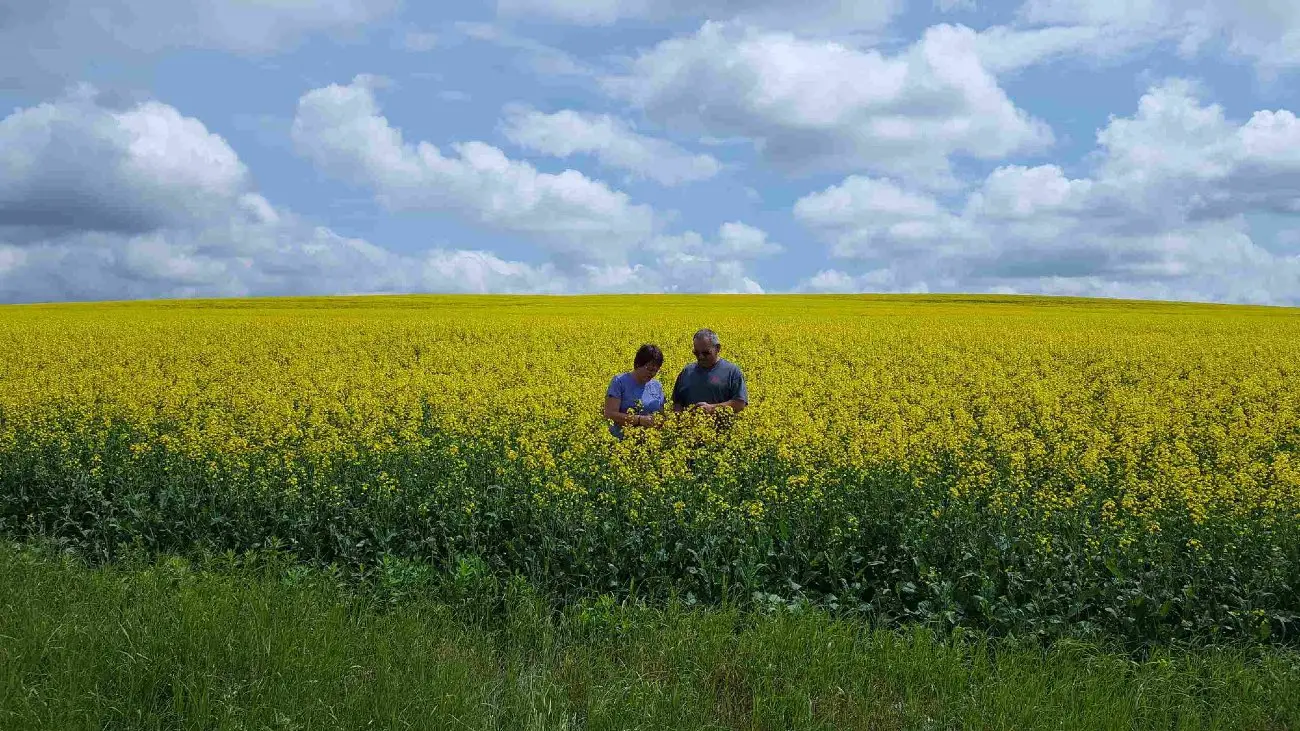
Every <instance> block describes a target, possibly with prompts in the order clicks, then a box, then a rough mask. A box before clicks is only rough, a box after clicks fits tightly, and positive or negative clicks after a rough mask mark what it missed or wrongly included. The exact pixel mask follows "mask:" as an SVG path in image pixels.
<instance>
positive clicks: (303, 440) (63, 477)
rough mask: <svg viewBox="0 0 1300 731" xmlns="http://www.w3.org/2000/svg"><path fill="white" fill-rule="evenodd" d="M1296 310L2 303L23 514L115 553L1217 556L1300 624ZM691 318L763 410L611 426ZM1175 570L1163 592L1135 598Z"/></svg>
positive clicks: (729, 561) (23, 518) (925, 574)
mask: <svg viewBox="0 0 1300 731" xmlns="http://www.w3.org/2000/svg"><path fill="white" fill-rule="evenodd" d="M1298 314H1300V313H1297V311H1295V310H1289V309H1281V308H1246V307H1221V306H1196V305H1176V304H1160V303H1155V304H1153V303H1132V302H1111V301H1084V300H1065V299H1036V298H1004V297H944V296H934V297H886V296H862V297H830V296H823V297H784V296H781V297H776V296H764V297H742V296H718V297H686V296H680V297H650V296H634V297H632V296H628V297H592V298H513V297H435V296H411V297H367V298H320V299H287V300H242V301H190V302H164V303H142V304H131V303H108V304H86V305H80V304H76V305H32V306H14V307H6V308H3V309H0V342H4V343H6V347H5V348H3V349H0V466H3V467H4V469H5V471H4V474H3V475H0V507H2V508H3V512H0V519H2V520H4V521H5V523H4V529H5V530H6V531H8V532H10V533H15V532H17V533H23V532H34V533H41V534H46V535H50V534H53V535H57V536H62V537H64V538H65V539H67V540H73V541H74V542H81V543H85V544H86V545H88V546H92V547H97V548H96V549H95V550H99V551H101V552H102V553H107V554H111V553H112V552H113V550H115V549H114V546H120V545H122V544H123V543H126V542H130V541H132V540H134V541H136V542H137V543H138V542H140V541H143V542H144V543H145V544H147V545H149V546H151V547H155V548H157V549H159V550H185V549H186V548H187V546H190V545H203V546H207V547H214V548H233V549H240V548H246V547H254V546H257V545H262V544H263V543H265V541H266V540H267V539H268V538H273V539H275V540H276V541H282V542H287V543H289V544H290V545H292V546H295V547H297V548H298V550H300V551H302V552H303V553H304V554H305V555H307V556H308V557H315V558H319V559H321V560H324V561H343V562H347V561H361V562H364V561H372V562H373V561H374V560H376V557H377V556H380V555H388V554H393V555H403V556H406V557H409V558H421V557H422V558H426V559H434V560H445V559H447V558H448V557H455V556H459V555H464V554H466V553H467V552H469V553H473V554H474V555H475V556H480V557H484V558H485V559H486V560H487V562H488V563H489V564H491V565H492V566H494V567H498V568H501V569H503V570H509V571H520V572H523V573H525V574H527V575H529V576H530V577H531V578H535V579H537V580H538V581H541V582H543V583H548V584H550V585H556V586H560V587H561V589H564V590H568V589H573V590H575V591H576V590H579V589H581V590H583V591H586V590H592V589H601V590H603V589H607V588H608V587H610V586H623V585H626V584H627V583H628V582H629V581H631V582H636V581H641V582H651V583H654V582H655V581H659V582H660V583H661V584H663V585H668V586H673V587H676V588H682V587H685V588H686V589H687V590H689V591H691V592H693V594H695V595H699V596H702V597H706V596H708V597H711V596H715V595H716V594H717V593H718V592H719V591H721V589H719V587H720V586H726V585H727V584H728V583H731V584H733V585H736V584H739V585H743V586H744V588H745V589H746V590H747V591H748V590H761V591H762V592H764V593H771V594H774V595H781V596H785V595H788V594H790V593H791V592H795V593H799V592H813V593H815V594H816V595H817V596H828V595H829V596H833V597H835V599H836V600H837V601H840V600H843V599H844V598H845V597H846V596H852V597H856V598H857V599H858V600H860V601H861V602H865V603H871V602H877V603H878V604H879V602H883V601H885V600H884V599H882V598H881V597H883V596H884V595H885V594H887V593H889V594H890V596H892V597H893V599H890V600H889V602H892V603H889V602H886V603H887V604H889V606H891V607H893V608H894V609H893V610H892V611H894V612H895V613H899V612H902V613H907V612H913V611H916V607H917V606H920V603H921V602H925V601H932V602H933V603H934V606H935V607H938V606H939V605H940V604H942V603H943V602H945V601H946V602H947V605H946V606H950V607H957V609H956V610H952V609H949V610H945V611H957V612H958V614H963V613H964V616H974V615H976V614H978V613H980V612H992V611H993V610H991V609H988V608H987V607H985V605H986V604H988V603H989V602H993V603H994V604H996V603H997V602H998V601H1000V600H999V599H998V597H999V596H1002V597H1003V598H1004V599H1005V603H1006V605H1007V606H1017V607H1019V606H1023V605H1024V603H1025V601H1024V600H1023V598H1022V599H1016V598H1015V597H1014V596H1012V595H1013V594H1014V593H1015V592H1016V591H1021V592H1022V593H1023V592H1025V591H1027V589H1024V588H1023V587H1022V588H1021V589H1016V588H1015V587H1013V586H1011V585H1009V584H1007V583H1006V582H1007V581H1008V580H1007V579H1006V578H1005V576H1001V574H1006V573H1008V572H1010V571H1012V569H1013V568H1014V569H1015V570H1022V569H1023V570H1024V571H1027V572H1029V573H1031V574H1032V573H1033V572H1034V571H1040V572H1044V573H1042V574H1041V576H1042V577H1047V576H1050V575H1053V574H1056V573H1059V572H1061V571H1063V570H1064V571H1067V572H1068V571H1076V573H1078V575H1079V578H1078V582H1079V583H1078V584H1077V585H1076V586H1075V588H1073V589H1070V590H1069V591H1065V590H1062V596H1063V597H1064V596H1066V595H1067V594H1069V593H1072V592H1073V593H1075V594H1078V593H1079V592H1084V591H1085V590H1087V591H1093V590H1094V589H1095V590H1097V591H1102V593H1104V591H1103V589H1098V588H1097V587H1101V586H1103V584H1105V581H1110V582H1112V583H1114V582H1121V583H1122V582H1125V581H1130V582H1131V581H1138V582H1139V583H1141V582H1142V581H1146V582H1147V583H1145V584H1142V588H1141V591H1143V592H1156V593H1157V594H1158V593H1159V592H1165V594H1167V595H1168V596H1172V597H1176V596H1179V595H1180V594H1179V592H1182V594H1181V596H1183V597H1184V600H1183V601H1184V603H1186V604H1187V605H1188V606H1190V607H1199V600H1193V599H1188V598H1187V596H1188V591H1191V592H1192V594H1193V595H1195V596H1202V595H1203V594H1204V591H1203V589H1201V588H1197V587H1199V586H1200V584H1198V583H1197V582H1198V581H1200V582H1207V581H1210V579H1211V578H1212V577H1211V574H1205V575H1204V576H1202V578H1201V579H1197V578H1196V576H1194V574H1196V572H1197V571H1212V569H1208V568H1197V567H1204V566H1206V565H1207V564H1209V563H1212V562H1214V561H1218V562H1227V564H1230V565H1231V566H1232V567H1233V568H1234V570H1235V571H1239V572H1244V573H1241V574H1240V575H1237V574H1234V576H1236V578H1230V579H1228V578H1222V577H1219V578H1216V579H1214V580H1215V581H1232V582H1236V584H1237V585H1238V587H1239V589H1238V593H1239V594H1241V596H1240V597H1238V598H1239V599H1241V602H1239V603H1240V604H1241V608H1240V611H1241V612H1244V613H1247V614H1250V615H1251V619H1250V622H1256V621H1258V620H1259V617H1260V616H1263V615H1264V614H1266V613H1268V612H1274V613H1275V614H1276V616H1278V617H1282V619H1280V620H1279V621H1280V622H1281V623H1282V625H1285V616H1289V615H1285V613H1286V612H1291V611H1294V610H1296V609H1300V606H1298V605H1300V600H1296V599H1295V590H1296V586H1295V584H1294V583H1292V582H1293V581H1294V579H1295V576H1296V568H1295V561H1296V549H1295V547H1294V544H1295V542H1296V538H1297V536H1300V531H1297V528H1298V527H1300V456H1297V454H1296V450H1297V448H1298V446H1300V316H1298ZM700 327H711V328H713V329H714V330H716V331H717V332H718V333H719V334H720V336H721V339H722V342H723V356H724V357H726V358H729V359H731V360H732V361H734V362H735V363H737V364H738V365H739V366H740V367H741V368H742V369H743V370H744V372H745V375H746V378H747V381H748V384H749V392H750V396H751V399H752V401H751V405H750V408H749V409H747V410H746V411H745V412H744V413H743V414H742V415H740V416H739V417H737V418H736V419H734V421H733V423H732V425H731V427H730V428H729V429H726V430H721V431H720V430H718V429H717V428H715V427H714V426H713V424H712V422H709V421H707V420H700V419H682V420H679V421H675V422H672V423H670V424H669V425H668V427H667V428H665V429H663V430H637V431H636V436H634V437H633V438H631V439H628V440H626V441H625V442H622V443H619V442H617V441H615V440H614V439H613V438H612V437H610V436H609V435H608V434H607V432H606V431H605V427H606V425H607V422H605V421H604V420H603V418H602V417H601V415H600V409H601V406H602V403H603V395H604V389H605V387H606V385H607V384H608V382H609V380H610V378H611V377H613V376H614V375H616V374H617V373H619V372H622V371H624V370H627V369H629V368H630V367H631V359H632V355H633V353H634V352H635V350H636V348H637V347H638V346H639V345H641V344H642V343H645V342H652V343H657V344H658V345H660V347H662V348H663V351H664V353H665V356H666V362H665V364H664V368H663V371H662V372H661V374H660V380H661V381H662V382H663V384H664V386H665V391H670V390H671V387H672V382H673V378H674V377H675V375H676V373H677V371H678V370H680V368H681V367H682V366H683V365H685V364H686V363H687V362H688V361H689V360H690V359H691V354H690V347H691V343H690V335H691V333H692V332H694V331H695V330H696V329H697V328H700ZM88 506H89V507H88ZM95 506H99V507H95ZM105 506H107V507H105ZM133 511H134V512H133ZM331 526H332V527H331ZM431 526H432V527H431ZM331 531H334V532H335V533H337V534H338V535H337V536H333V537H330V536H332V535H333V534H331ZM358 536H360V538H358ZM417 536H418V540H416V537H417ZM358 542H361V543H362V544H363V545H361V546H360V547H358V546H357V545H356V544H357V543H358ZM1127 559H1131V561H1127V563H1126V560H1127ZM999 562H1001V563H999ZM1008 562H1010V563H1008ZM1012 564H1014V566H1013V565H1012ZM1153 564H1155V565H1157V569H1156V573H1157V574H1159V576H1158V577H1157V578H1158V579H1159V580H1158V581H1157V580H1156V579H1149V580H1148V579H1134V578H1133V577H1135V576H1137V575H1138V574H1140V572H1141V571H1142V570H1143V567H1146V570H1150V566H1151V565H1153ZM1259 564H1270V565H1271V566H1272V568H1270V569H1269V571H1271V572H1272V573H1268V574H1267V575H1255V574H1251V573H1250V572H1251V571H1257V570H1258V568H1259V566H1258V565H1259ZM873 567H874V568H873ZM900 567H901V568H900ZM959 567H963V568H961V570H960V572H959V570H958V568H959ZM1063 567H1075V568H1073V569H1069V568H1063ZM1162 567H1163V568H1162ZM886 568H888V569H889V570H890V571H894V570H895V569H897V571H894V573H893V574H888V573H885V569H886ZM692 569H694V571H692ZM1162 572H1163V573H1162ZM796 574H798V577H796V576H795V575H796ZM1247 574H1249V575H1247ZM972 576H973V578H972ZM1213 576H1216V577H1217V576H1218V574H1214V575H1213ZM963 577H964V578H963ZM903 579H906V580H905V581H904V580H903ZM1103 579H1104V580H1105V581H1103ZM945 582H947V583H945ZM963 582H964V583H963ZM1088 582H1092V583H1088ZM791 585H793V586H798V587H799V588H798V589H789V588H788V587H789V586H791ZM1193 585H1195V586H1193ZM909 586H910V587H911V589H910V591H911V592H913V593H915V594H916V596H915V597H909V596H908V593H909V589H908V587H909ZM1107 586H1109V585H1108V584H1107ZM1189 586H1192V587H1193V588H1191V589H1188V587H1189ZM783 587H784V588H785V591H782V588H783ZM882 587H885V588H882ZM927 587H929V590H930V594H929V595H927V594H926V591H927ZM936 587H937V588H936ZM944 587H948V590H951V591H953V592H956V594H954V596H952V597H948V598H947V599H942V600H941V599H939V598H935V597H937V596H938V594H936V593H935V592H940V593H942V591H943V590H945V589H944ZM953 587H956V588H955V589H954V588H953ZM962 587H966V588H964V589H963V588H962ZM1153 587H1155V588H1153ZM1240 587H1246V588H1240ZM886 588H887V589H888V591H886ZM1157 588H1158V589H1159V591H1157ZM1117 591H1118V590H1117ZM1197 592H1201V593H1197ZM1287 592H1291V593H1290V594H1288V593H1287ZM950 593H951V592H950ZM1165 594H1160V596H1165ZM1264 594H1269V595H1270V596H1272V598H1267V597H1264V598H1261V597H1263V595H1264ZM1117 596H1118V595H1117ZM1234 596H1235V595H1234ZM954 597H955V598H954ZM972 597H974V598H972ZM1156 598H1157V597H1156V596H1155V595H1154V594H1153V595H1152V596H1151V599H1152V601H1154V600H1155V599H1156ZM1061 601H1063V602H1064V601H1065V599H1062V600H1061ZM1098 601H1100V600H1098ZM1114 601H1116V602H1118V601H1119V600H1118V599H1115V600H1114ZM1125 601H1128V600H1125ZM1162 601H1164V600H1162ZM1207 601H1208V600H1207ZM1216 601H1217V600H1216ZM880 606H884V604H880ZM1100 606H1101V605H1100V604H1098V606H1097V607H1094V609H1096V610H1097V611H1098V612H1099V611H1100V608H1099V607H1100ZM1180 606H1181V605H1180ZM908 607H911V608H910V609H908ZM926 611H929V610H928V609H927V610H926ZM934 611H940V610H938V609H935V610H934ZM1081 611H1083V613H1082V614H1080V615H1079V616H1081V617H1082V616H1084V615H1087V616H1088V617H1091V616H1093V615H1092V614H1089V613H1088V611H1087V608H1085V610H1081ZM1180 611H1181V610H1180V609H1179V606H1175V607H1174V610H1173V612H1172V613H1173V615H1175V617H1174V618H1170V619H1169V621H1173V619H1175V618H1177V617H1178V616H1179V614H1180ZM1207 611H1209V610H1207ZM1223 611H1229V610H1223ZM1231 611H1237V608H1234V609H1233V610H1231ZM1058 614H1059V612H1058ZM1093 614H1096V612H1094V613H1093ZM1169 614H1170V610H1169V609H1168V608H1166V609H1165V615H1166V616H1164V617H1161V621H1164V620H1165V619H1166V617H1167V615H1169ZM1219 614H1222V612H1219ZM1219 614H1216V615H1215V616H1216V617H1219ZM1183 615H1184V616H1182V619H1187V616H1186V615H1189V613H1188V612H1183ZM1098 616H1101V615H1098ZM1207 616H1208V615H1207ZM1270 616H1272V615H1270ZM1076 619H1078V618H1077V617H1076ZM1182 619H1179V620H1178V621H1182ZM1220 619H1222V618H1221V617H1220ZM1220 619H1215V620H1214V622H1219V623H1220V624H1222V623H1223V622H1227V620H1223V622H1220ZM981 621H992V620H989V619H988V618H984V619H983V620H981ZM1080 621H1082V620H1080ZM1106 621H1109V620H1106ZM1209 621H1210V620H1205V622H1209ZM1233 621H1236V620H1233ZM1195 623H1198V624H1197V627H1198V628H1199V627H1200V624H1202V623H1203V622H1201V620H1199V619H1197V620H1195ZM1239 624H1240V623H1239ZM1264 624H1265V625H1268V621H1267V619H1266V620H1264ZM1216 626H1217V625H1216ZM1242 626H1246V625H1242ZM1274 626H1275V627H1276V626H1280V625H1274ZM1249 628H1250V631H1255V630H1256V629H1258V627H1256V625H1255V624H1249ZM1274 631H1276V630H1274Z"/></svg>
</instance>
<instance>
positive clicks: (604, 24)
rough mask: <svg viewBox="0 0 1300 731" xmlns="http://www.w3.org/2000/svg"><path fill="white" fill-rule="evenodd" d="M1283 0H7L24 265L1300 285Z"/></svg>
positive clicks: (2, 68) (121, 283) (7, 60)
mask: <svg viewBox="0 0 1300 731" xmlns="http://www.w3.org/2000/svg"><path fill="white" fill-rule="evenodd" d="M1298 72H1300V5H1298V4H1295V3H1290V2H1283V1H1281V0H1242V1H1241V2H1235V3H1232V2H1221V1H1213V2H1212V1H1210V0H1198V1H1193V2H1186V1H1184V2H1175V0H1141V1H1137V0H1132V1H1126V2H1119V1H1118V0H1107V1H1100V0H1099V1H1097V2H1092V3H1086V2H1084V3H1080V2H1064V1H1063V0H1024V1H1023V2H1004V3H992V2H984V1H983V0H973V1H972V0H888V1H886V2H872V3H865V2H863V3H851V2H842V1H841V0H805V1H804V2H802V3H797V4H796V3H788V2H779V1H778V0H693V1H692V2H686V1H685V0H654V1H651V0H497V1H496V2H482V3H472V2H471V3H460V4H447V3H439V4H433V3H422V4H421V3H414V2H401V0H378V1H375V2H364V1H363V0H331V1H330V2H309V1H308V0H263V1H262V2H258V1H256V0H171V1H170V2H166V3H164V2H158V1H157V0H111V1H110V2H107V3H103V2H100V3H95V4H93V5H92V4H89V3H82V2H79V1H76V0H56V1H55V2H51V3H27V2H19V0H0V104H2V105H3V109H2V110H0V115H3V118H0V301H10V302H31V301H59V300H95V299H123V298H155V297H191V296H245V295H280V294H284V295H289V294H353V293H374V292H546V293H581V292H660V291H669V292H714V291H718V292H790V291H800V292H828V291H834V292H847V291H869V292H1018V293H1047V294H1070V295H1086V296H1108V297H1113V296H1120V297H1142V298H1155V299H1178V300H1203V301H1223V302H1255V303H1270V304H1297V303H1298V302H1300V256H1298V255H1300V223H1298V221H1300V121H1297V119H1296V117H1295V114H1294V113H1293V112H1294V110H1295V109H1296V107H1297V106H1300V93H1297V90H1300V85H1298V82H1300V74H1298Z"/></svg>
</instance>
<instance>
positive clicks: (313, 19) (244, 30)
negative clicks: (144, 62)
mask: <svg viewBox="0 0 1300 731" xmlns="http://www.w3.org/2000/svg"><path fill="white" fill-rule="evenodd" d="M398 4H399V0H328V1H327V2H319V1H317V0H274V2H249V1H248V0H167V2H157V0H101V1H99V2H95V3H93V4H91V3H83V2H76V1H75V0H36V1H32V2H27V1H18V2H6V3H5V4H4V7H3V9H0V88H2V87H6V86H31V85H38V86H39V85H45V86H50V85H53V86H57V87H61V86H62V85H63V84H64V81H65V80H66V79H67V78H68V77H69V76H74V77H75V75H77V74H78V73H79V72H81V70H82V67H83V63H84V62H86V61H92V60H93V61H97V62H102V61H103V60H105V59H106V58H110V57H114V56H121V55H128V56H129V55H131V54H134V53H146V54H147V53H153V52H157V51H162V50H166V49H170V48H206V49H216V50H224V51H233V52H236V53H248V54H262V53H269V52H271V51H275V50H278V49H282V48H285V47H288V46H291V45H294V44H296V43H298V42H299V41H300V40H301V39H302V38H303V37H305V36H307V35H309V34H313V33H321V32H326V33H342V32H348V31H353V30H355V29H357V28H360V27H362V26H364V25H365V24H367V23H370V22H372V21H375V20H377V19H379V18H382V17H384V16H386V15H388V14H389V13H390V12H392V11H393V10H394V9H395V8H396V7H397V5H398Z"/></svg>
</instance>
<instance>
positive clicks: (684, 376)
mask: <svg viewBox="0 0 1300 731" xmlns="http://www.w3.org/2000/svg"><path fill="white" fill-rule="evenodd" d="M733 398H738V399H740V400H741V401H744V402H745V403H746V404H748V403H749V391H748V390H747V389H746V388H745V374H743V373H741V372H740V368H739V367H737V366H736V364H735V363H732V362H731V361H729V360H726V359H724V358H719V359H718V362H717V363H715V364H714V365H713V367H712V368H709V369H708V370H705V369H704V368H701V367H700V364H699V363H690V364H688V365H687V366H686V367H685V368H683V369H682V372H681V373H680V374H678V376H677V381H676V383H674V384H673V403H675V404H679V405H681V406H691V405H692V404H698V403H700V402H704V403H710V404H720V403H723V402H726V401H730V400H732V399H733Z"/></svg>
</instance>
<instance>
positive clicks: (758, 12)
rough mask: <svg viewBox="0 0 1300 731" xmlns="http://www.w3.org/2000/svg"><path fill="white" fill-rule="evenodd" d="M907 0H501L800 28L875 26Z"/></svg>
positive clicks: (506, 9)
mask: <svg viewBox="0 0 1300 731" xmlns="http://www.w3.org/2000/svg"><path fill="white" fill-rule="evenodd" d="M903 5H904V3H903V0H879V1H878V2H845V1H844V0H809V1H808V2H804V3H800V4H798V5H792V4H791V3H789V2H786V1H785V0H497V11H498V13H500V14H501V15H506V16H540V17H545V18H550V19H553V20H559V21H564V22H568V23H573V24H577V25H588V26H600V25H611V24H613V23H616V22H618V21H620V20H629V19H637V20H670V19H680V18H690V19H713V20H735V21H740V22H744V23H746V24H749V25H760V26H766V27H773V28H781V29H786V30H791V29H793V30H801V31H824V30H833V31H837V32H840V31H864V30H865V31H875V30H880V29H882V28H884V27H885V26H887V25H888V24H889V23H890V21H892V20H893V19H894V18H895V17H896V16H897V15H898V14H899V13H900V12H901V11H902V10H903Z"/></svg>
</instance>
